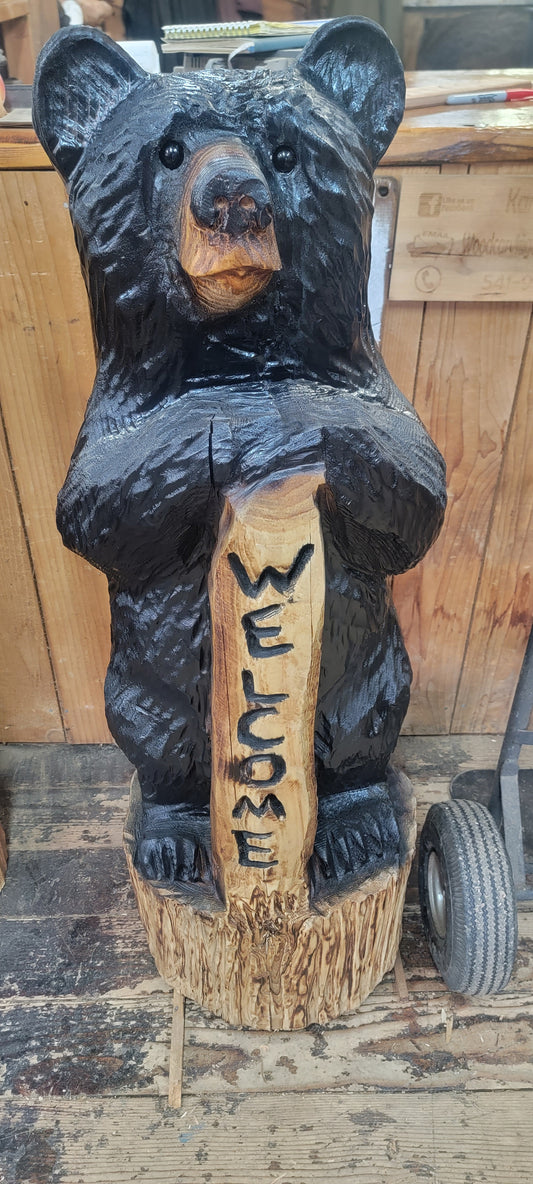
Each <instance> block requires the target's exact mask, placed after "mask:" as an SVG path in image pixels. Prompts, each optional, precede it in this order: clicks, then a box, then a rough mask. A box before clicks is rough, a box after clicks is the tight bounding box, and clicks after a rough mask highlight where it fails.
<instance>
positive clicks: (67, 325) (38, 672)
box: [0, 163, 533, 743]
mask: <svg viewBox="0 0 533 1184" xmlns="http://www.w3.org/2000/svg"><path fill="white" fill-rule="evenodd" d="M423 167H424V170H425V171H427V172H428V173H431V172H433V171H434V169H436V170H437V171H439V166H423ZM470 167H471V170H472V171H474V170H475V171H476V172H478V173H481V174H484V175H483V179H482V180H481V178H480V183H484V184H485V183H487V184H488V183H490V181H489V179H488V177H487V176H486V175H485V174H489V175H490V173H495V172H497V171H498V166H497V165H495V164H488V165H472V166H470ZM531 167H532V166H530V165H527V164H525V165H518V164H514V165H513V164H511V163H507V164H505V165H502V166H501V169H502V170H505V171H511V170H512V171H517V170H521V171H526V172H527V171H531ZM442 168H443V169H445V168H447V169H448V170H450V169H451V170H452V171H453V170H459V171H466V170H467V169H468V166H467V165H448V166H442ZM405 171H406V170H405V168H402V169H390V170H387V174H388V175H390V174H392V175H396V176H398V177H399V178H400V179H401V175H402V173H403V172H405ZM0 226H1V227H2V231H1V234H0V241H1V242H2V250H1V256H0V278H1V279H2V283H1V284H0V410H1V413H2V425H1V426H2V432H3V434H2V435H0V466H1V469H0V474H1V480H2V499H3V501H2V513H1V516H0V541H1V546H2V552H3V557H4V571H5V573H6V576H5V578H4V581H3V587H2V590H1V592H0V597H1V599H0V612H1V619H2V625H3V628H2V634H3V661H2V664H1V668H0V669H1V673H0V718H1V721H2V723H1V731H0V738H1V739H2V740H4V741H8V740H10V741H45V740H64V739H66V740H69V741H71V742H76V743H84V742H87V743H90V742H104V741H106V740H107V739H109V734H108V731H107V726H106V723H105V717H104V711H103V679H104V674H105V667H106V663H107V657H108V652H109V624H108V607H107V594H106V587H105V580H104V578H103V577H102V576H101V575H100V573H98V572H95V571H94V570H92V569H91V568H90V567H89V566H88V565H87V564H86V563H84V562H83V561H82V560H80V559H78V558H76V557H74V556H72V555H70V554H69V553H68V552H66V551H65V550H64V549H63V547H62V545H61V542H60V539H59V536H58V534H57V532H56V529H55V522H54V512H55V499H56V494H57V490H58V489H59V487H60V485H61V483H62V481H63V478H64V474H65V472H66V468H67V465H68V460H69V457H70V454H71V452H72V447H73V444H74V441H75V438H76V434H77V431H78V429H79V426H80V424H81V420H82V416H83V411H84V407H85V403H86V400H87V397H88V394H89V391H90V388H91V384H92V379H93V374H94V358H93V350H92V340H91V332H90V324H89V317H88V310H87V303H86V297H85V291H84V288H83V284H82V281H81V278H80V274H79V266H78V259H77V255H76V252H75V248H74V243H73V238H72V231H71V227H70V221H69V217H68V211H67V209H66V204H65V194H64V190H63V187H62V184H61V182H60V181H59V179H58V177H57V176H56V175H55V174H54V173H52V172H51V171H49V170H47V169H42V170H39V171H37V170H30V169H26V170H24V169H13V170H9V169H5V170H3V171H1V172H0ZM530 319H531V307H530V305H527V304H514V305H509V304H506V305H503V304H487V305H483V306H480V305H474V304H471V305H466V304H456V305H454V304H435V303H432V304H428V305H427V306H425V305H424V304H423V303H420V304H389V305H388V306H387V308H386V310H385V320H384V332H383V352H384V355H385V358H386V361H387V363H388V365H389V367H390V369H391V372H392V374H393V376H394V378H395V379H396V381H397V382H398V385H399V386H400V387H401V389H402V390H403V391H404V392H405V393H406V395H408V397H410V398H412V399H413V401H414V404H415V406H416V408H417V410H418V412H419V414H420V415H421V417H422V419H423V420H424V422H425V423H426V425H427V426H428V428H429V430H430V432H431V433H432V435H433V436H434V438H435V439H436V441H437V443H438V444H439V447H440V448H441V449H442V451H443V452H444V455H445V457H446V460H447V463H448V479H449V492H450V505H449V510H448V514H447V519H446V525H445V529H444V531H443V533H442V535H441V538H440V539H439V541H438V543H437V544H436V546H435V547H434V548H433V550H432V551H431V552H430V554H429V556H428V557H427V558H426V560H424V562H423V564H421V565H420V566H419V567H418V568H417V569H415V571H414V572H410V573H408V574H407V575H405V576H402V577H400V578H399V579H397V580H396V581H395V589H394V593H395V600H396V603H397V607H398V611H399V615H400V619H401V622H402V626H403V629H404V633H405V637H406V641H407V645H408V649H409V652H410V656H411V661H412V664H413V670H414V681H413V695H412V703H411V708H410V711H409V715H408V717H407V721H406V728H405V730H406V731H407V732H410V733H412V734H413V733H414V734H434V735H441V734H447V733H468V732H480V733H484V732H486V733H497V732H501V731H502V730H503V729H504V727H505V723H506V720H507V715H508V712H509V707H510V703H511V699H512V694H513V691H514V687H515V684H516V679H517V677H518V673H519V669H520V665H521V661H522V657H523V653H524V650H525V645H526V641H527V635H528V631H529V626H530V622H531V617H532V614H533V589H532V586H531V580H530V569H531V552H532V544H531V519H532V512H533V470H532V465H531V461H530V457H531V455H532V444H533V440H532V436H533V412H532V410H531V408H530V401H529V399H528V395H529V390H530V387H531V378H532V371H533V340H532V336H531V325H530Z"/></svg>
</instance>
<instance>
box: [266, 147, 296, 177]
mask: <svg viewBox="0 0 533 1184" xmlns="http://www.w3.org/2000/svg"><path fill="white" fill-rule="evenodd" d="M272 164H273V165H274V168H275V169H277V170H278V173H292V170H293V168H294V166H295V164H296V153H295V151H294V148H290V147H289V145H288V144H280V146H279V148H274V151H273V153H272Z"/></svg>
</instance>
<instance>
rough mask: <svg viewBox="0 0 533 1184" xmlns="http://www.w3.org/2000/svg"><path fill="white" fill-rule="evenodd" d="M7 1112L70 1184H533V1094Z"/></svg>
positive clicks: (263, 1098) (76, 1106)
mask: <svg viewBox="0 0 533 1184" xmlns="http://www.w3.org/2000/svg"><path fill="white" fill-rule="evenodd" d="M0 1113H2V1114H3V1116H4V1118H5V1119H6V1120H7V1118H8V1117H9V1125H10V1128H12V1127H13V1125H15V1124H16V1129H17V1131H18V1132H20V1133H19V1135H18V1141H17V1144H16V1146H17V1152H18V1153H19V1154H20V1149H21V1148H25V1147H26V1145H27V1146H28V1147H33V1148H35V1147H36V1146H39V1148H40V1156H39V1161H38V1162H40V1163H41V1164H42V1162H43V1156H44V1154H45V1152H46V1157H47V1158H46V1168H47V1171H48V1172H49V1171H50V1167H51V1165H53V1169H54V1172H55V1174H56V1175H57V1176H58V1177H59V1176H61V1177H62V1178H63V1179H64V1180H65V1184H66V1182H67V1181H68V1182H69V1184H70V1182H71V1181H72V1182H74V1181H76V1184H102V1180H106V1181H109V1182H110V1181H113V1184H131V1181H132V1180H134V1179H136V1178H138V1179H146V1180H155V1179H157V1184H177V1182H179V1181H181V1182H182V1184H206V1182H208V1181H209V1179H211V1180H212V1181H213V1184H214V1182H215V1181H216V1184H250V1181H252V1180H253V1181H254V1184H313V1182H314V1181H317V1182H320V1184H324V1180H326V1179H335V1180H340V1181H350V1182H351V1184H355V1182H356V1181H357V1184H389V1182H390V1184H392V1182H394V1184H412V1182H413V1179H414V1178H415V1179H418V1178H421V1179H428V1180H432V1181H435V1184H437V1181H438V1182H439V1184H440V1182H441V1181H442V1182H443V1184H444V1182H445V1184H472V1181H483V1180H486V1181H490V1184H511V1181H512V1184H529V1182H530V1180H531V1177H532V1174H533V1145H532V1134H531V1095H530V1094H529V1092H526V1093H524V1094H521V1093H519V1092H513V1093H512V1094H509V1095H507V1096H506V1095H505V1094H501V1093H498V1094H497V1095H494V1094H484V1093H476V1094H469V1095H466V1094H456V1093H446V1092H443V1093H441V1094H439V1096H438V1098H435V1097H433V1096H431V1095H428V1096H423V1095H422V1096H420V1097H417V1099H416V1105H414V1104H413V1099H412V1098H410V1097H409V1096H408V1095H406V1094H401V1093H387V1095H386V1097H383V1096H380V1097H379V1098H378V1097H376V1096H374V1095H373V1096H371V1097H370V1096H369V1095H368V1094H364V1093H354V1092H349V1093H342V1094H327V1095H321V1094H318V1095H316V1094H314V1095H313V1096H312V1097H310V1096H309V1095H308V1094H307V1095H306V1094H303V1095H302V1094H294V1095H292V1096H291V1100H290V1106H288V1104H287V1099H286V1098H284V1097H283V1096H282V1095H279V1094H266V1095H265V1094H262V1095H259V1096H252V1097H236V1096H232V1097H228V1098H227V1097H225V1096H224V1095H222V1096H220V1095H219V1096H218V1097H217V1098H209V1099H208V1100H207V1101H205V1102H204V1101H203V1100H202V1098H201V1096H198V1094H196V1095H190V1096H189V1097H187V1098H186V1099H185V1103H184V1106H183V1108H182V1110H181V1111H180V1112H178V1113H176V1114H172V1112H171V1111H169V1110H168V1109H162V1108H161V1103H160V1101H159V1100H158V1099H154V1098H139V1099H128V1100H127V1102H126V1101H125V1100H124V1099H122V1098H109V1099H106V1103H105V1109H104V1108H102V1107H101V1106H99V1105H98V1104H97V1103H96V1099H94V1098H91V1099H87V1100H86V1099H82V1100H69V1099H64V1098H57V1099H44V1100H43V1101H42V1102H41V1103H40V1104H39V1107H38V1108H36V1107H35V1104H33V1105H32V1104H30V1103H28V1102H26V1101H25V1100H24V1099H13V1100H9V1101H6V1102H3V1103H1V1111H0ZM155 1165H157V1167H156V1168H155ZM511 1173H512V1174H511ZM45 1178H46V1177H45V1176H44V1175H43V1176H42V1177H41V1179H42V1180H43V1184H44V1179H45ZM35 1179H36V1180H39V1176H36V1177H35ZM39 1184H41V1181H40V1180H39Z"/></svg>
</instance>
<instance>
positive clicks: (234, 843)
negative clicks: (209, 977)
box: [209, 470, 325, 910]
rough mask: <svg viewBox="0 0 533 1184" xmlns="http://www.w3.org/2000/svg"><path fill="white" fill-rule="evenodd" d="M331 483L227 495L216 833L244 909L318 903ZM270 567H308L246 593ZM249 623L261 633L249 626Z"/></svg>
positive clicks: (230, 888)
mask: <svg viewBox="0 0 533 1184" xmlns="http://www.w3.org/2000/svg"><path fill="white" fill-rule="evenodd" d="M323 479H324V478H323V472H322V471H320V470H317V471H316V473H314V472H309V473H300V474H295V475H293V476H292V477H289V478H287V479H285V480H284V481H277V482H272V483H271V484H265V485H264V486H263V487H260V488H258V489H257V490H255V491H254V492H253V494H252V495H251V496H250V495H248V494H244V495H243V494H242V492H241V491H239V490H235V491H234V492H233V493H230V494H228V496H227V499H226V503H225V506H224V511H223V515H222V519H221V523H220V530H219V540H218V544H217V548H216V551H215V554H214V556H213V562H212V565H211V572H210V578H209V601H210V609H211V620H212V632H213V676H212V712H211V714H212V721H213V722H212V737H211V747H212V754H213V772H212V784H211V828H212V840H211V841H212V849H213V859H214V865H215V868H216V869H217V870H216V877H217V882H218V888H219V893H220V895H221V897H222V899H223V900H225V901H226V903H228V904H229V902H230V901H231V900H235V901H236V902H237V904H238V907H240V902H241V901H243V900H246V901H250V899H251V898H252V897H253V898H256V897H257V896H258V895H259V897H260V899H261V901H262V902H263V897H265V898H269V897H271V896H272V895H273V894H274V893H279V894H280V897H281V898H282V899H284V900H285V901H286V908H287V910H290V909H291V908H292V909H294V908H296V907H298V908H303V909H306V908H307V906H308V882H307V871H306V869H307V864H308V862H309V859H310V857H311V854H312V850H313V844H314V840H315V833H316V816H317V815H316V811H317V799H316V781H315V769H314V754H313V733H314V721H315V712H316V699H317V688H318V676H319V669H320V646H321V640H322V627H323V622H324V595H325V587H324V581H325V570H324V549H323V542H322V535H321V530H320V519H319V514H318V509H317V506H316V504H315V494H316V490H317V488H318V486H319V485H320V484H322V482H323ZM232 557H236V560H234V562H236V561H237V560H238V562H239V564H240V569H236V568H235V567H234V566H232V564H231V558H232ZM298 563H299V564H300V568H298V567H297V566H296V565H297V564H298ZM269 566H271V567H273V568H275V569H276V570H277V571H279V572H282V573H290V572H291V570H300V575H299V577H297V578H296V577H295V578H294V580H293V581H292V582H291V583H290V584H288V585H287V589H286V591H285V592H281V591H279V590H276V589H275V588H274V587H273V586H272V584H271V582H270V580H268V579H267V580H266V581H263V584H264V586H261V585H260V583H258V588H257V589H256V591H255V592H253V593H250V592H249V591H247V589H248V588H249V585H250V582H251V583H253V584H254V585H255V584H256V583H257V582H259V581H260V580H261V574H262V572H263V571H265V569H267V568H268V567H269ZM239 570H240V573H241V574H240V576H239ZM247 619H249V621H250V629H251V630H252V635H250V634H247V633H246V631H245V628H244V627H243V622H245V621H246V620H247ZM265 626H270V627H272V626H274V627H276V628H277V630H278V637H277V639H276V642H273V641H272V640H269V641H265V640H264V634H263V632H262V627H263V629H264V628H265ZM254 641H255V645H254V644H252V642H254ZM269 651H270V652H269ZM277 651H278V652H277ZM265 659H267V660H266V661H265ZM265 695H266V697H267V699H269V704H268V705H266V701H265V702H263V699H262V698H261V696H265ZM258 707H259V710H258ZM262 716H266V718H264V719H263V718H261V717H262ZM274 762H277V764H275V763H274ZM271 784H272V786H273V788H272V789H270V788H269V786H270V785H271ZM274 787H275V788H274ZM260 811H261V812H260ZM254 865H256V866H254ZM289 898H291V900H292V903H291V905H289V904H288V900H289ZM261 907H264V906H263V903H262V904H261Z"/></svg>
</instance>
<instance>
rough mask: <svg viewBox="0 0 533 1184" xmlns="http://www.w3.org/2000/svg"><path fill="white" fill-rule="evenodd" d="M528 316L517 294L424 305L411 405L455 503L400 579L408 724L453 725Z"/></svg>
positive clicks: (435, 730) (418, 728)
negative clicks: (408, 668)
mask: <svg viewBox="0 0 533 1184" xmlns="http://www.w3.org/2000/svg"><path fill="white" fill-rule="evenodd" d="M529 316H530V310H529V306H528V305H519V304H517V305H506V306H503V305H496V304H494V305H490V306H489V305H484V306H483V307H480V306H479V305H476V304H472V305H466V304H463V305H453V304H445V305H444V304H443V305H441V304H433V305H432V306H431V307H429V306H428V307H427V308H426V316H425V320H424V332H423V337H422V345H421V351H420V360H419V367H418V377H417V384H416V392H415V405H416V408H417V410H418V412H419V414H420V415H421V417H422V419H423V421H424V423H425V424H426V425H427V427H428V428H429V431H430V433H431V435H432V436H433V439H434V440H435V441H436V443H437V444H438V446H439V448H440V449H441V451H442V452H443V454H444V456H445V459H446V462H447V466H448V498H449V503H448V511H447V515H446V522H445V526H444V529H443V532H442V534H441V536H440V538H439V539H438V541H437V543H436V544H435V546H434V547H433V548H432V549H431V551H430V552H429V554H428V555H427V556H426V558H425V559H424V561H423V563H422V564H420V565H419V567H417V568H415V570H414V571H412V572H408V573H406V575H404V576H401V577H399V578H398V579H397V580H395V584H394V592H395V601H396V604H397V607H398V610H399V616H400V620H401V624H402V628H403V631H404V636H405V639H406V643H407V648H408V650H409V653H410V656H411V661H412V663H413V671H414V679H413V700H412V707H411V709H410V714H409V717H408V719H407V721H406V730H407V731H410V732H412V733H413V732H415V733H416V732H419V733H420V734H424V733H425V734H428V733H429V734H439V733H442V732H448V731H449V730H450V726H451V721H452V715H453V708H454V704H455V698H456V694H457V687H458V684H459V678H460V674H461V669H462V664H463V658H464V651H465V647H466V643H467V637H468V630H469V625H470V619H471V615H472V607H473V604H474V600H475V597H476V592H477V587H478V580H479V576H480V571H481V565H482V562H483V556H484V551H485V542H486V536H487V531H488V527H489V522H490V515H491V509H492V503H493V499H494V493H495V489H496V484H497V481H498V476H499V472H500V465H501V460H502V452H503V445H504V441H505V435H506V431H507V425H508V422H509V417H510V414H511V409H512V405H513V396H514V391H515V389H516V384H517V381H518V376H519V372H520V365H521V360H522V354H523V350H524V345H525V340H526V335H527V330H528V325H529Z"/></svg>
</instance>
